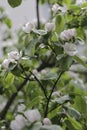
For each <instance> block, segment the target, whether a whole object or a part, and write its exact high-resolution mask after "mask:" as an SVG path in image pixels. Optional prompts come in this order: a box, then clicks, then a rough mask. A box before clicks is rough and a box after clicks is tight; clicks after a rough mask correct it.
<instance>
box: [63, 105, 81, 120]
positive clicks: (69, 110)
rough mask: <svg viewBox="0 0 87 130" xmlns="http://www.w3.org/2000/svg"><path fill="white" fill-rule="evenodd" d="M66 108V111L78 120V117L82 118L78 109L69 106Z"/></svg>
mask: <svg viewBox="0 0 87 130" xmlns="http://www.w3.org/2000/svg"><path fill="white" fill-rule="evenodd" d="M65 109H66V112H67V113H68V114H69V115H70V116H72V117H74V118H75V119H77V120H78V119H80V118H81V114H80V112H79V111H77V110H76V109H74V108H71V107H67V108H65Z"/></svg>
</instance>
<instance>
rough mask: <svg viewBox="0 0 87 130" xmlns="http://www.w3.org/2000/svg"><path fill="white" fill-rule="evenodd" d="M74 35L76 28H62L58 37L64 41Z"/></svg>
mask: <svg viewBox="0 0 87 130" xmlns="http://www.w3.org/2000/svg"><path fill="white" fill-rule="evenodd" d="M75 36H76V30H75V29H74V28H73V29H68V30H64V31H63V32H61V34H60V38H61V39H63V40H65V41H69V40H70V39H72V38H73V37H75Z"/></svg>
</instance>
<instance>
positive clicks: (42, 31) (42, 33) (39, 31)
mask: <svg viewBox="0 0 87 130" xmlns="http://www.w3.org/2000/svg"><path fill="white" fill-rule="evenodd" d="M33 32H34V33H36V34H39V35H46V34H47V31H46V30H40V29H39V30H37V29H33Z"/></svg>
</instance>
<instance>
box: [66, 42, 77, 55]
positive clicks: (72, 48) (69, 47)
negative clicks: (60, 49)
mask: <svg viewBox="0 0 87 130" xmlns="http://www.w3.org/2000/svg"><path fill="white" fill-rule="evenodd" d="M64 51H65V53H66V54H68V55H69V56H74V55H76V54H77V52H78V51H77V49H76V45H74V44H71V43H67V42H66V43H65V45H64Z"/></svg>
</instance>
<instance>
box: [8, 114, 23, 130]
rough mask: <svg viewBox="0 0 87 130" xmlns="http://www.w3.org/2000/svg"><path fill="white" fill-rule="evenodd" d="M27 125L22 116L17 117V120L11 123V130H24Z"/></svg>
mask: <svg viewBox="0 0 87 130" xmlns="http://www.w3.org/2000/svg"><path fill="white" fill-rule="evenodd" d="M25 124H26V120H25V118H24V117H23V116H22V115H17V116H16V118H15V120H13V121H11V124H10V128H11V130H22V128H23V127H24V126H25Z"/></svg>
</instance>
